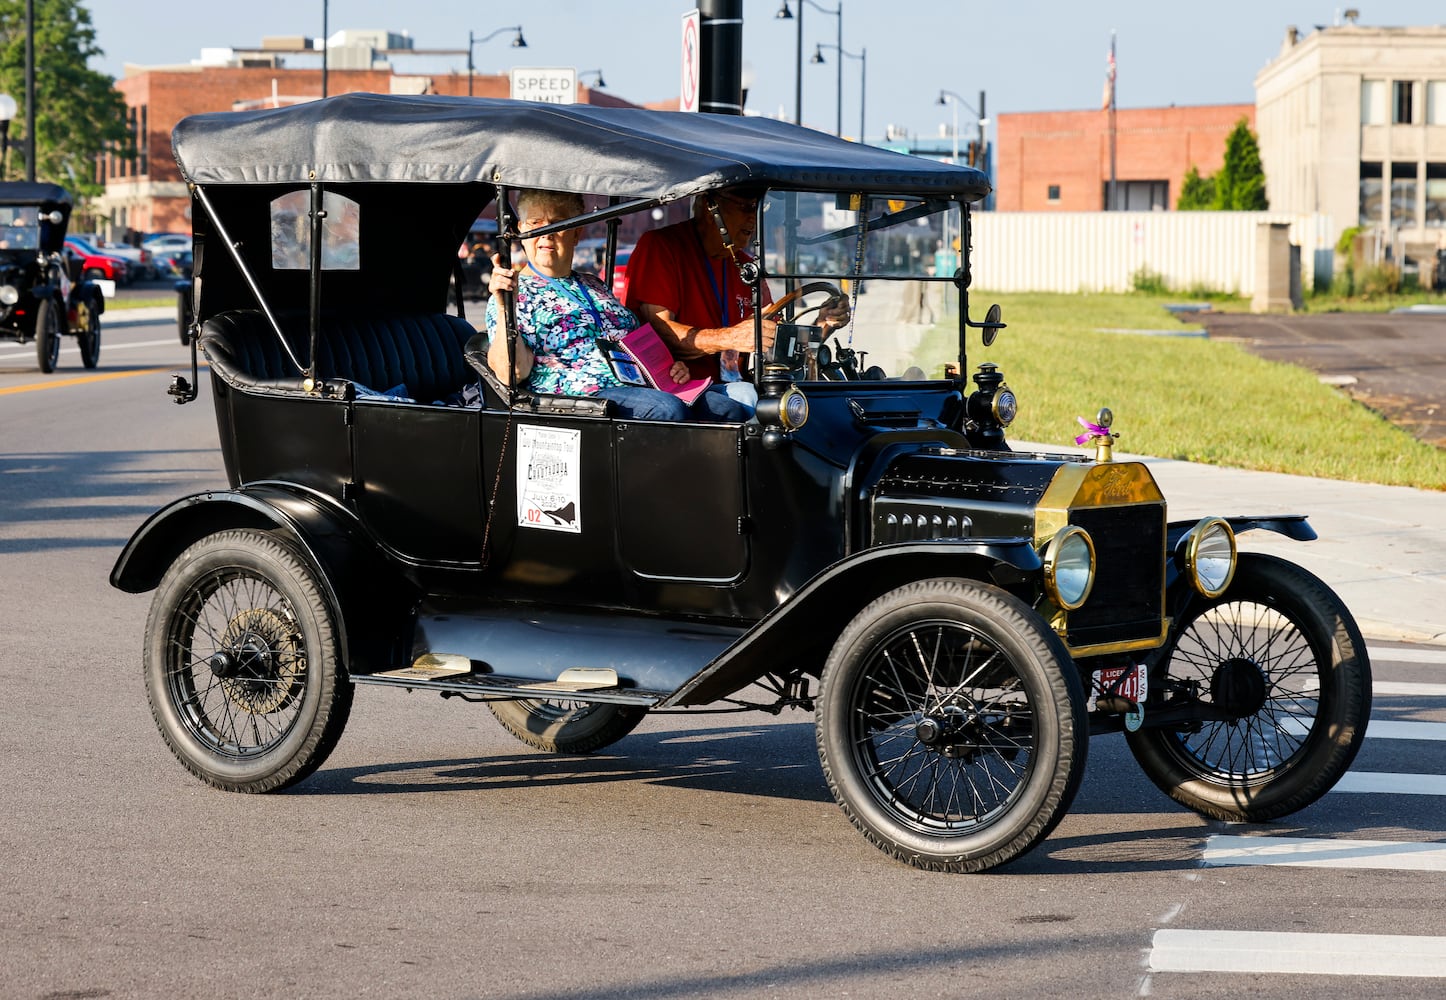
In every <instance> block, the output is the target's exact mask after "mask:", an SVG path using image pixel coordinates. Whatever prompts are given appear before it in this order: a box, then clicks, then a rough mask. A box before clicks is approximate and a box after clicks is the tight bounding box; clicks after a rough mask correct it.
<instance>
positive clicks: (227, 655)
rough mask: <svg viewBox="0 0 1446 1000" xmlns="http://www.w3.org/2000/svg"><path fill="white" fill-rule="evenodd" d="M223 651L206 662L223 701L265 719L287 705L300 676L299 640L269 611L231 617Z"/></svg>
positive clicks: (256, 610) (249, 611) (302, 667)
mask: <svg viewBox="0 0 1446 1000" xmlns="http://www.w3.org/2000/svg"><path fill="white" fill-rule="evenodd" d="M221 645H222V649H220V650H218V651H217V652H215V653H213V654H212V655H211V656H210V657H209V659H208V660H207V665H208V666H209V667H210V668H211V673H212V674H214V675H215V676H216V678H217V679H218V680H220V681H221V686H222V687H223V688H225V689H226V693H227V695H228V697H230V698H231V699H232V700H233V701H235V702H236V703H237V704H239V705H240V706H241V707H242V708H244V709H245V710H246V711H248V712H253V713H256V714H260V715H264V714H266V713H268V712H274V711H276V710H277V709H279V708H281V707H283V706H284V705H286V704H287V703H288V702H289V701H290V700H291V698H292V696H293V694H294V693H295V691H296V690H297V688H298V686H299V684H300V680H301V677H302V675H303V673H304V672H305V661H304V658H303V657H302V655H301V642H300V636H298V635H297V634H296V630H295V629H294V628H292V627H290V626H289V625H288V623H287V620H286V619H285V618H283V617H282V616H281V615H280V614H278V613H277V612H275V611H273V610H271V609H270V608H248V609H247V610H245V611H242V612H240V613H239V614H237V615H236V617H234V618H232V619H231V623H230V624H229V625H228V626H227V628H226V634H225V635H224V636H223V637H222V640H221Z"/></svg>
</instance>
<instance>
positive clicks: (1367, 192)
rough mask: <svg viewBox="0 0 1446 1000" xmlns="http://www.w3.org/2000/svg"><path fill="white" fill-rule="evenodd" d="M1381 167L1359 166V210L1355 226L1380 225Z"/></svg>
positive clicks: (1377, 165)
mask: <svg viewBox="0 0 1446 1000" xmlns="http://www.w3.org/2000/svg"><path fill="white" fill-rule="evenodd" d="M1381 176H1382V175H1381V165H1380V164H1379V163H1362V164H1361V210H1360V215H1359V217H1358V219H1357V225H1361V226H1375V225H1379V224H1380V223H1381V219H1382V214H1383V213H1382V212H1381V184H1382V181H1381Z"/></svg>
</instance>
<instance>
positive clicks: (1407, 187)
mask: <svg viewBox="0 0 1446 1000" xmlns="http://www.w3.org/2000/svg"><path fill="white" fill-rule="evenodd" d="M1416 186H1417V185H1416V164H1414V163H1393V164H1391V225H1392V226H1414V225H1415V224H1416Z"/></svg>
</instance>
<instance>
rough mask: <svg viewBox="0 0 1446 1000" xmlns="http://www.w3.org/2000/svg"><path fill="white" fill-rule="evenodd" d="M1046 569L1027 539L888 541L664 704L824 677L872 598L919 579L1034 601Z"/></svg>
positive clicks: (820, 580)
mask: <svg viewBox="0 0 1446 1000" xmlns="http://www.w3.org/2000/svg"><path fill="white" fill-rule="evenodd" d="M1040 569H1041V563H1040V558H1039V554H1038V553H1037V552H1036V551H1035V550H1034V548H1033V546H1032V545H1031V544H1030V541H1029V540H1028V539H1025V538H995V539H983V538H962V539H956V540H950V541H931V542H908V543H900V544H897V545H881V546H877V547H874V548H870V549H865V550H864V551H862V552H859V553H856V554H855V555H852V556H850V557H848V558H846V559H843V560H841V561H839V562H837V563H835V564H834V565H833V566H831V567H829V568H828V569H827V570H825V571H824V572H822V573H820V574H819V575H818V576H816V577H814V578H813V579H812V580H810V581H809V582H808V583H807V584H806V585H805V586H804V587H803V588H802V589H801V590H799V591H798V592H797V593H796V594H794V595H793V596H792V597H791V598H789V599H788V600H787V601H785V602H784V603H783V604H781V605H780V606H779V607H778V608H777V609H776V610H775V611H773V612H772V613H771V614H770V615H769V616H768V617H767V618H764V619H763V620H762V621H760V622H759V623H758V624H757V625H755V626H754V627H753V628H751V629H749V630H748V632H747V633H746V634H745V635H744V636H743V637H742V638H740V639H739V640H738V641H737V642H736V643H734V644H733V645H732V646H731V647H729V648H728V650H727V651H726V652H724V653H723V655H721V656H720V657H718V659H716V660H714V661H713V663H711V664H710V665H709V666H708V668H707V669H705V670H703V671H701V672H700V673H699V674H698V675H697V676H696V677H693V678H692V679H691V680H689V681H688V682H687V683H686V684H684V685H683V686H682V687H681V688H679V689H678V690H677V691H675V692H674V693H673V694H672V696H671V697H669V698H668V699H667V701H665V702H664V703H663V704H664V705H666V706H672V705H701V704H706V703H707V702H710V701H714V700H716V699H718V698H722V697H725V696H727V695H730V694H732V693H733V692H735V691H738V690H740V689H742V688H744V687H747V686H748V685H749V684H752V683H753V682H754V681H755V680H757V679H758V678H760V677H762V676H764V675H765V674H768V673H780V672H784V671H788V670H795V669H801V670H803V671H804V672H805V673H808V674H812V675H814V676H818V674H819V672H820V671H821V670H822V669H823V663H824V660H825V659H826V658H827V656H828V652H829V650H830V649H831V648H832V647H833V644H834V640H835V639H836V638H837V637H838V635H839V633H840V632H841V631H843V628H844V625H845V624H847V623H848V622H849V621H850V620H851V619H852V618H853V616H854V615H856V614H858V612H859V611H860V610H862V609H863V607H864V606H865V605H867V604H868V603H869V602H870V601H873V600H874V599H875V598H877V597H879V596H881V595H883V594H885V593H887V592H888V591H890V590H893V589H895V588H896V587H901V586H903V585H904V584H906V583H910V582H912V581H914V580H927V579H934V578H945V579H961V578H964V579H972V580H982V581H984V582H986V583H992V584H994V585H995V586H998V587H1000V588H1002V589H1004V590H1008V591H1010V592H1012V593H1015V594H1016V596H1019V597H1021V598H1022V599H1023V600H1025V601H1026V602H1028V603H1033V598H1032V596H1031V595H1032V590H1033V586H1034V581H1036V580H1037V579H1038V574H1039V572H1040Z"/></svg>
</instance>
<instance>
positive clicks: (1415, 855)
mask: <svg viewBox="0 0 1446 1000" xmlns="http://www.w3.org/2000/svg"><path fill="white" fill-rule="evenodd" d="M1204 861H1205V864H1207V865H1211V866H1217V867H1225V866H1233V865H1285V866H1290V867H1296V868H1389V869H1393V870H1395V871H1420V872H1446V844H1429V843H1428V844H1417V843H1402V842H1399V841H1394V840H1324V839H1320V838H1311V837H1235V836H1229V835H1224V834H1222V835H1219V836H1212V837H1210V838H1208V839H1207V840H1206V841H1205V856H1204Z"/></svg>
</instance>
